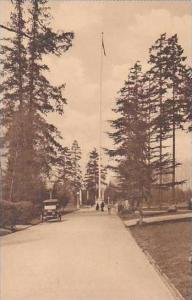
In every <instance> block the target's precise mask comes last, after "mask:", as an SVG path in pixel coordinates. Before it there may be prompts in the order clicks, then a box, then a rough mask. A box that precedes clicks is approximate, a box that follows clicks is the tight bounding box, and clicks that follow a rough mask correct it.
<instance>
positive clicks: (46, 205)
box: [41, 199, 62, 222]
mask: <svg viewBox="0 0 192 300" xmlns="http://www.w3.org/2000/svg"><path fill="white" fill-rule="evenodd" d="M61 212H62V210H61V205H60V201H59V200H58V199H49V200H44V201H43V207H42V214H41V220H42V222H44V221H48V220H58V221H61Z"/></svg>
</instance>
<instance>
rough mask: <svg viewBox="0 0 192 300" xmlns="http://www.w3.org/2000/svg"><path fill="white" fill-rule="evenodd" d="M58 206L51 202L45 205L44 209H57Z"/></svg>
mask: <svg viewBox="0 0 192 300" xmlns="http://www.w3.org/2000/svg"><path fill="white" fill-rule="evenodd" d="M56 208H57V206H56V204H49V205H47V204H46V205H45V206H44V209H56Z"/></svg>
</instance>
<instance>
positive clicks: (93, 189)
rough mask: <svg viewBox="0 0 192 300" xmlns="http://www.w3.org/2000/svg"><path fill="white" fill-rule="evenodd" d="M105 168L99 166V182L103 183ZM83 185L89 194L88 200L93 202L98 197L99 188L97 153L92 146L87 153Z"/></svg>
mask: <svg viewBox="0 0 192 300" xmlns="http://www.w3.org/2000/svg"><path fill="white" fill-rule="evenodd" d="M105 179H106V168H104V167H103V166H101V183H102V185H105ZM84 185H85V188H86V190H87V191H88V194H89V200H90V201H92V202H93V203H95V201H96V200H97V198H98V196H99V195H98V188H99V154H98V151H97V149H96V148H94V149H93V150H92V151H91V152H90V154H89V161H88V163H87V166H86V173H85V179H84Z"/></svg>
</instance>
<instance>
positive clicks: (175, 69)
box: [164, 35, 186, 204]
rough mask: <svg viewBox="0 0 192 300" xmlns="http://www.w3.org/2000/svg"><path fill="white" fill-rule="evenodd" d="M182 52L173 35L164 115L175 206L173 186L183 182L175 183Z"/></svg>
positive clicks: (169, 42)
mask: <svg viewBox="0 0 192 300" xmlns="http://www.w3.org/2000/svg"><path fill="white" fill-rule="evenodd" d="M183 52H184V50H183V49H182V47H181V46H180V45H179V44H178V37H177V35H174V36H172V37H170V38H169V39H168V40H167V47H166V53H167V61H168V63H167V66H166V68H167V70H166V74H167V78H166V79H167V81H168V88H169V91H168V93H169V95H170V96H169V97H168V98H167V100H166V101H165V103H164V107H165V111H166V114H167V115H168V120H169V126H170V128H171V135H172V181H171V182H170V187H171V188H172V202H173V203H174V204H176V202H177V201H176V199H175V186H176V185H178V184H181V183H183V182H184V181H176V167H177V166H178V165H180V164H179V163H177V162H176V130H177V129H184V127H183V125H184V123H185V113H184V106H185V104H184V99H183V98H184V91H183V84H184V76H185V72H186V69H185V65H184V61H185V60H186V57H184V56H183Z"/></svg>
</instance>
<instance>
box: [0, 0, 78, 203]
mask: <svg viewBox="0 0 192 300" xmlns="http://www.w3.org/2000/svg"><path fill="white" fill-rule="evenodd" d="M47 3H48V0H13V1H12V5H13V13H12V14H11V17H10V24H8V25H7V27H5V28H7V30H8V31H9V32H11V34H9V35H10V37H9V38H8V39H7V38H5V39H4V41H3V44H2V45H1V48H0V55H1V60H0V63H1V66H2V74H1V75H2V76H3V82H2V85H1V90H0V92H1V102H2V105H1V112H2V114H3V120H2V123H3V126H4V128H5V132H6V135H5V145H4V146H5V149H6V150H7V168H6V171H5V180H4V181H5V189H4V191H5V195H4V197H5V198H6V199H10V200H13V201H17V200H21V199H24V200H34V199H37V197H38V194H39V193H40V189H41V186H42V185H43V182H44V178H45V177H47V176H49V172H50V170H51V167H52V166H53V165H57V164H59V163H60V155H61V154H62V150H63V148H62V146H61V144H60V141H59V139H60V134H59V132H58V130H57V128H56V127H55V126H54V125H52V124H49V123H48V122H47V118H46V116H47V114H48V113H50V112H57V113H59V114H63V112H64V105H65V104H66V99H65V98H64V96H63V91H64V88H65V85H64V84H62V85H60V86H54V85H52V84H51V82H49V80H48V79H47V78H46V76H45V71H48V70H49V67H48V65H46V64H45V63H44V62H43V58H44V57H45V56H46V55H49V54H55V55H57V56H60V55H62V53H64V52H65V51H67V50H68V49H69V48H70V47H71V46H72V39H73V36H74V35H73V33H72V32H60V33H56V32H54V31H53V30H52V28H51V25H50V20H51V14H50V9H49V7H48V5H47ZM5 30H6V29H5Z"/></svg>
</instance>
